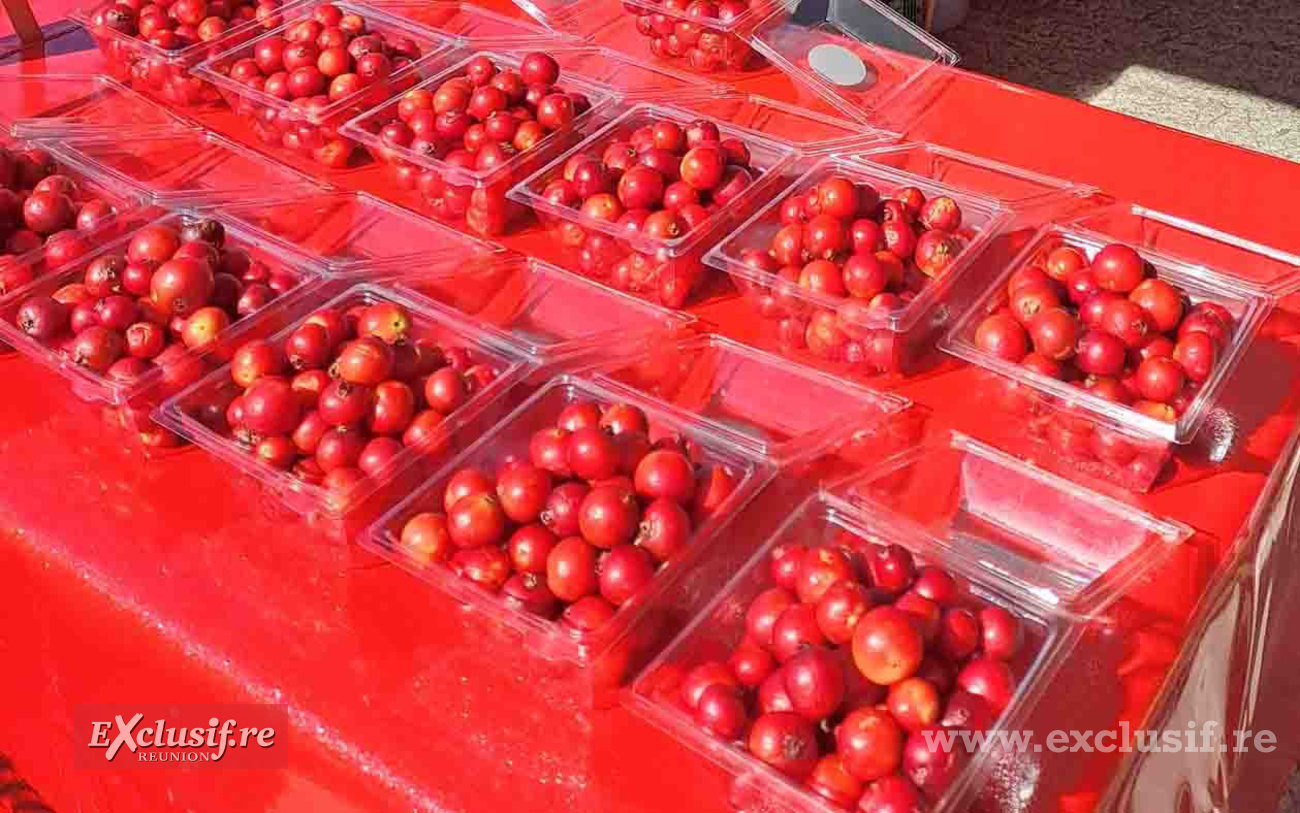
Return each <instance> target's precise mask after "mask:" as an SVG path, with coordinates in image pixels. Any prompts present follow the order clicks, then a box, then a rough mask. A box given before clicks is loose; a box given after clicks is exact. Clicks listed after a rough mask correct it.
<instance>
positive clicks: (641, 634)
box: [363, 374, 774, 709]
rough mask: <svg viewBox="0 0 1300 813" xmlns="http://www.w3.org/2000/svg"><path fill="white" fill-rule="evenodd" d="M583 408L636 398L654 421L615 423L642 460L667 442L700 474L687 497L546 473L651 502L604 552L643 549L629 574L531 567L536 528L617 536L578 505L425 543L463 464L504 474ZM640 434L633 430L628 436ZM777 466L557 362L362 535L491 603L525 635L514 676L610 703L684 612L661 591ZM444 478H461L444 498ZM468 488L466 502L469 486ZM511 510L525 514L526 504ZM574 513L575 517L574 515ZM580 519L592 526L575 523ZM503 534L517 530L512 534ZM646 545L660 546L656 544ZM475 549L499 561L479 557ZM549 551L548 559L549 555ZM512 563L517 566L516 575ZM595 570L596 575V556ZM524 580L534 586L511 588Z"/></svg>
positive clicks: (594, 542) (575, 699)
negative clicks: (460, 544) (459, 540)
mask: <svg viewBox="0 0 1300 813" xmlns="http://www.w3.org/2000/svg"><path fill="white" fill-rule="evenodd" d="M629 408H631V409H629ZM587 409H595V410H598V411H597V412H596V414H600V413H599V410H603V411H604V414H605V416H610V415H613V414H615V410H620V411H621V412H619V413H618V414H620V416H621V415H623V413H626V412H629V411H631V410H636V411H638V412H639V414H640V415H641V416H643V419H644V422H645V426H646V431H645V432H642V431H641V430H639V429H636V428H623V429H622V431H621V432H620V435H622V434H626V435H628V437H629V438H630V437H632V436H633V435H637V436H641V437H643V439H646V445H645V446H644V447H643V448H642V449H641V451H640V455H641V457H640V458H639V459H640V461H641V462H640V463H638V464H637V465H636V469H637V470H640V469H641V468H642V467H643V466H644V465H646V464H647V461H649V460H650V459H651V455H655V454H660V455H671V456H673V457H674V458H675V459H689V463H687V464H686V465H688V466H691V467H693V469H694V472H695V473H694V477H695V478H696V481H697V482H698V486H697V485H696V484H695V483H691V484H690V485H691V488H693V489H696V491H695V498H694V499H693V500H692V499H687V500H686V502H685V503H684V505H685V507H682V505H683V504H682V503H679V502H676V501H675V500H676V498H673V497H667V496H661V497H657V498H655V497H650V496H648V493H647V492H646V491H645V490H644V489H642V488H638V490H637V491H635V492H633V491H632V480H631V479H629V478H626V477H625V478H624V479H625V480H627V483H626V485H618V484H617V483H616V481H610V482H611V483H612V484H611V485H602V484H601V483H600V482H597V483H596V485H595V486H594V487H592V488H590V489H588V486H587V480H584V479H574V478H576V475H573V477H565V476H563V475H561V474H558V473H557V474H555V475H554V476H553V477H551V478H550V483H551V485H552V486H554V490H553V491H550V497H548V505H549V504H550V502H554V501H560V502H562V501H563V499H561V497H559V496H557V495H565V497H564V499H567V494H568V492H569V491H575V493H577V494H582V495H597V496H593V497H592V500H590V501H591V502H592V504H593V505H594V504H595V501H598V500H599V499H600V496H599V495H601V494H602V493H603V492H606V491H608V492H610V493H611V494H616V496H618V497H619V499H620V504H621V505H622V504H626V505H628V506H632V505H633V504H634V503H635V509H634V510H635V511H636V513H637V515H638V516H640V515H641V514H642V513H644V514H646V517H645V518H644V520H643V524H644V527H646V528H647V529H649V530H646V531H643V532H638V533H641V536H639V537H637V539H638V542H639V544H638V545H632V544H630V541H631V537H629V538H628V541H626V542H615V544H613V545H612V546H610V547H608V550H609V553H608V554H606V555H607V556H612V557H614V560H617V559H619V558H620V557H622V558H628V557H631V558H633V559H636V560H638V562H639V565H638V570H639V571H640V572H639V575H638V578H637V579H636V580H635V581H629V582H628V584H627V585H618V584H616V583H615V582H614V581H613V579H614V578H615V577H614V576H612V575H607V576H606V577H604V578H603V579H602V582H603V583H604V584H605V586H604V588H602V589H597V590H588V589H587V588H589V587H592V585H590V584H587V585H581V584H576V583H574V584H568V583H567V582H565V578H566V577H565V576H564V575H563V574H562V573H561V572H560V571H561V569H562V566H561V565H560V564H558V563H559V561H560V559H562V558H564V554H561V553H556V554H555V556H554V557H551V558H554V559H555V560H556V563H555V564H554V565H553V569H554V570H555V577H554V578H551V576H549V575H548V574H547V573H546V572H545V571H541V572H539V571H538V570H537V566H536V565H537V564H541V563H530V562H529V561H527V559H526V557H525V553H524V552H523V551H522V550H520V548H521V547H523V542H522V541H520V539H522V537H523V536H534V537H542V538H543V539H546V543H545V544H548V545H549V544H553V545H554V548H553V549H552V550H553V551H560V550H563V549H564V548H561V545H563V546H565V547H566V548H567V547H577V548H578V550H577V551H575V556H578V557H579V558H581V557H582V554H584V553H585V554H590V557H591V558H592V559H593V561H594V557H595V556H597V555H599V554H600V553H601V552H602V548H601V547H600V546H602V545H605V544H606V542H609V541H613V540H612V539H605V538H604V537H603V536H597V535H595V534H594V533H593V531H592V530H591V527H594V526H588V525H587V524H586V521H584V522H583V523H581V524H579V523H578V522H573V523H569V519H574V517H572V516H570V517H569V519H565V518H564V515H563V514H562V513H560V510H559V508H558V507H556V508H551V509H548V511H546V512H543V514H542V515H540V518H539V519H534V520H533V521H532V522H527V523H524V522H521V523H515V522H513V521H511V523H510V524H509V525H508V526H506V527H504V528H503V529H502V537H501V538H500V539H498V540H496V542H494V543H491V544H487V545H485V546H482V547H477V548H464V549H461V550H460V551H459V552H458V553H453V552H452V551H450V550H448V549H447V548H445V547H430V546H428V545H426V544H425V541H426V540H425V539H424V537H423V534H422V533H421V532H420V528H421V527H422V526H423V525H424V524H425V523H427V522H430V521H433V522H435V523H436V522H437V517H438V516H441V515H443V512H450V513H451V514H458V513H459V507H462V506H459V503H460V502H462V500H461V498H460V497H458V496H456V495H460V494H461V493H462V492H461V483H462V482H464V481H465V479H466V475H464V474H461V475H460V476H459V477H457V474H458V473H460V472H462V471H463V470H465V469H473V470H475V471H477V472H480V473H481V475H482V476H486V477H489V478H492V477H498V476H499V477H500V478H502V479H504V478H505V477H506V476H507V473H508V471H509V469H510V465H509V463H510V461H512V460H514V461H519V460H528V459H530V447H532V446H536V445H537V443H538V441H537V440H536V438H537V437H542V436H546V434H547V433H548V432H550V433H554V432H561V431H566V430H562V429H557V424H558V422H560V421H567V420H569V417H568V416H570V415H577V414H579V412H580V411H585V410H587ZM620 435H615V436H614V437H616V438H617V437H619V436H620ZM651 441H659V442H660V443H661V446H660V447H659V449H662V450H664V451H659V450H658V449H656V450H653V451H652V450H650V447H649V445H648V444H649V442H651ZM632 446H633V444H629V447H628V448H629V449H630V448H632ZM687 455H689V458H687V457H686V456H687ZM533 459H534V461H536V460H539V459H540V458H537V457H536V456H534V457H533ZM529 468H530V469H533V468H534V467H532V466H529ZM773 473H774V469H773V468H771V467H770V466H769V465H768V464H767V462H766V461H764V460H763V459H762V458H761V457H755V456H753V455H752V454H749V453H747V452H746V451H745V450H744V449H740V448H737V447H735V446H734V445H733V444H732V443H730V441H729V440H728V438H727V437H725V436H719V435H716V434H715V433H713V432H712V431H711V430H710V428H709V427H708V426H706V425H703V424H701V423H698V422H696V421H693V420H691V418H690V416H687V415H683V414H681V413H679V412H677V411H676V410H671V409H665V408H664V407H663V405H662V404H661V403H660V402H658V401H657V400H656V399H654V398H650V397H647V396H645V395H644V394H642V393H636V392H634V391H631V390H627V389H624V388H620V387H617V386H615V385H611V384H609V383H608V382H600V381H597V380H593V379H591V378H588V377H585V376H582V375H572V374H563V375H560V376H558V377H556V378H554V379H553V380H551V381H550V382H549V383H547V384H545V385H544V386H542V387H541V388H540V389H538V390H537V391H536V392H535V393H534V394H533V395H532V396H531V397H530V398H528V400H527V401H525V402H523V403H522V404H520V405H519V406H518V408H517V409H515V410H514V411H513V412H511V413H510V414H509V415H506V416H505V417H504V418H503V419H502V420H501V421H500V422H499V423H497V424H496V425H495V426H493V427H491V428H490V429H487V430H486V431H484V432H483V433H482V434H481V436H480V437H479V438H478V439H477V440H476V441H475V442H474V443H473V445H471V446H469V447H468V448H466V449H465V450H464V451H463V452H462V453H460V454H459V455H457V456H456V457H455V458H454V459H453V460H451V461H449V462H448V463H447V464H446V466H445V467H444V468H443V469H442V470H441V471H439V472H438V473H437V474H436V475H434V476H433V477H432V478H430V479H429V480H428V482H426V483H425V484H423V485H422V486H421V487H420V488H418V489H416V490H415V491H413V492H412V493H411V494H410V495H409V496H407V497H406V499H404V500H403V501H402V502H401V503H399V504H398V505H396V506H394V507H393V508H392V510H390V511H389V512H387V513H386V514H385V515H384V516H383V517H381V518H380V519H379V520H378V521H377V522H376V523H375V524H374V526H373V527H371V528H370V529H369V530H368V531H367V532H366V533H365V535H364V539H363V545H364V546H365V547H367V548H368V549H370V550H372V551H374V552H376V553H378V554H379V555H381V556H383V557H385V558H386V559H388V560H390V561H392V562H394V563H396V564H397V565H399V566H401V567H403V568H405V569H407V570H408V571H410V572H411V573H413V574H414V575H416V576H418V577H419V578H421V579H423V580H425V581H427V582H429V583H430V584H431V585H433V586H435V587H436V588H437V589H439V590H441V591H443V592H445V593H447V594H449V595H451V596H452V597H454V598H455V599H456V600H458V601H460V602H461V603H463V604H464V605H465V606H466V607H467V608H468V609H470V610H471V611H473V613H474V614H476V615H479V614H481V615H483V616H485V617H486V618H487V620H489V622H490V623H491V625H492V626H493V627H495V628H496V630H497V632H498V633H499V634H501V635H503V636H505V637H507V638H510V639H511V640H518V641H520V642H521V643H522V644H523V645H524V647H525V648H526V650H527V652H526V657H522V658H518V659H516V660H515V661H514V662H513V663H512V664H511V667H510V668H511V669H512V670H517V671H518V674H519V675H520V679H523V680H529V681H533V682H535V683H536V684H537V685H539V686H545V687H564V688H563V689H562V690H561V689H558V688H550V689H549V690H548V691H549V692H554V693H556V694H557V695H558V696H560V697H562V698H563V700H562V702H564V703H566V704H573V705H575V706H577V707H578V708H583V709H589V708H592V707H598V708H599V707H608V706H611V705H613V704H614V703H615V702H616V701H617V696H618V695H617V692H618V688H619V686H620V684H621V683H622V682H623V680H625V679H626V678H627V677H629V676H630V675H631V674H634V673H635V670H636V669H637V668H638V666H639V665H640V664H641V663H644V661H645V659H646V658H647V657H648V656H649V654H650V652H651V651H652V650H653V649H654V647H655V646H657V645H658V644H660V643H662V641H663V639H664V638H665V637H667V635H670V634H671V630H672V629H673V628H674V626H675V625H677V624H680V623H682V622H683V621H684V620H685V619H684V618H683V617H681V615H680V609H679V608H678V607H676V606H674V605H673V604H672V603H665V602H663V601H662V600H661V596H663V594H664V593H665V592H667V591H670V590H671V589H672V587H673V585H674V584H676V583H678V582H680V581H681V580H682V579H683V578H684V576H685V574H688V573H689V572H690V571H691V570H692V569H693V568H694V567H695V566H696V564H697V563H698V562H700V561H701V560H707V559H708V558H709V557H710V555H711V549H712V547H713V544H714V540H715V539H716V538H717V537H718V535H719V534H720V532H722V530H723V529H724V528H726V527H727V525H728V524H729V523H730V522H731V521H732V520H733V519H734V518H735V517H736V516H737V515H738V514H740V513H741V512H743V511H744V509H745V507H746V505H748V504H749V503H750V501H751V500H752V499H753V497H754V495H755V494H756V493H757V492H758V491H759V490H760V489H761V488H762V486H763V485H764V483H766V482H767V480H768V479H769V478H770V477H771V476H772V474H773ZM569 474H570V475H572V472H569ZM449 489H450V490H454V492H453V495H452V496H451V497H450V498H449V497H448V491H449ZM467 499H468V500H469V501H470V502H472V501H473V499H474V497H473V496H468V497H467ZM581 499H582V502H583V504H586V503H587V502H588V501H589V500H588V499H587V497H585V496H584V497H582V498H581ZM447 503H451V504H452V505H451V507H447ZM556 505H557V506H558V505H559V502H556ZM516 509H517V507H512V510H516ZM620 510H621V509H620ZM629 510H633V509H629ZM592 511H593V512H594V511H595V509H594V508H593V509H592ZM666 514H671V515H672V516H673V517H674V519H673V520H672V521H671V522H670V523H667V524H662V525H661V523H666V520H665V519H662V518H661V515H666ZM517 516H519V518H520V519H528V518H529V517H528V516H525V515H523V514H517ZM431 518H432V519H431ZM568 524H572V525H573V526H574V527H573V528H569V527H567V526H568ZM580 527H581V528H582V529H584V530H581V531H580V530H579V528H580ZM667 529H671V531H670V530H667ZM658 531H662V532H663V533H665V534H670V535H671V538H672V539H673V540H675V541H674V542H673V543H671V544H665V545H661V544H660V542H662V541H664V540H666V539H667V538H668V537H667V536H665V537H663V538H660V537H658V536H657V535H656V534H657V532H658ZM560 535H563V536H562V537H561V536H560ZM507 537H519V538H520V539H517V540H516V541H514V542H511V543H509V544H507ZM561 538H563V541H561ZM656 540H657V541H656ZM598 541H599V544H598ZM647 550H652V551H654V553H653V555H652V554H650V553H647ZM507 551H509V553H508V552H507ZM449 554H450V558H448V555H449ZM476 558H486V559H491V560H492V562H491V563H486V562H485V563H478V562H476V561H475V559H476ZM614 560H607V561H610V562H612V561H614ZM546 563H547V564H549V559H548V560H547V562H546ZM610 567H613V565H612V564H609V565H606V570H608V569H609V568H610ZM499 568H504V569H503V570H501V569H499ZM580 568H581V565H579V569H580ZM512 572H513V575H514V577H516V578H515V579H514V580H512V581H508V579H509V577H510V576H511V573H512ZM592 574H593V577H594V570H593V572H592ZM498 576H499V577H500V578H499V579H498V578H497V577H498ZM548 584H549V585H551V586H550V587H548V586H546V585H548ZM517 587H526V588H527V590H526V591H525V592H522V593H518V594H517V592H516V588H517ZM539 587H540V590H539V589H538V588H539ZM552 588H553V590H554V592H552ZM532 593H536V595H537V596H540V597H541V598H540V599H539V600H538V601H535V602H530V601H529V599H528V598H527V597H526V596H528V595H530V594H532ZM629 593H630V594H629ZM548 595H549V599H546V598H545V597H546V596H548ZM521 597H523V598H521ZM570 608H576V609H570Z"/></svg>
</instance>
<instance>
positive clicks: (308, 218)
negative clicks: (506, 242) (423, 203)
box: [222, 192, 504, 280]
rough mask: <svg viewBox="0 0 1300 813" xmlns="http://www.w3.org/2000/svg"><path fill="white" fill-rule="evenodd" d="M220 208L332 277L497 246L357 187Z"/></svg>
mask: <svg viewBox="0 0 1300 813" xmlns="http://www.w3.org/2000/svg"><path fill="white" fill-rule="evenodd" d="M222 213H223V214H224V215H225V216H226V217H229V218H231V219H233V220H235V221H238V222H239V224H240V225H241V226H242V227H244V228H246V229H248V230H249V231H251V232H254V233H256V234H258V235H260V236H261V237H263V238H264V239H266V240H267V241H268V242H270V243H272V244H274V245H278V246H279V247H280V248H281V249H283V250H284V251H286V252H290V253H293V254H299V255H303V256H306V257H308V258H312V259H316V260H317V261H319V262H321V263H322V264H324V265H325V267H326V270H327V273H328V274H329V276H331V277H335V278H350V279H358V278H363V279H371V280H385V279H400V278H401V277H405V276H415V277H418V276H422V275H429V274H437V273H443V272H446V271H451V270H456V269H460V268H464V267H466V266H467V265H469V264H471V263H474V262H478V261H487V262H491V261H495V260H496V259H499V255H501V254H502V253H503V252H504V249H503V248H502V247H501V246H499V245H497V244H496V243H489V242H485V241H483V240H478V239H475V238H473V237H471V236H469V235H467V234H463V233H461V232H458V231H456V230H454V229H451V228H448V227H447V226H444V225H442V224H440V223H435V222H433V221H431V220H429V219H428V218H425V217H421V216H420V215H418V214H416V213H415V212H412V211H410V210H408V209H403V208H402V207H400V206H395V205H393V204H391V203H389V202H387V201H385V200H383V199H381V198H377V197H374V196H373V195H368V194H366V193H364V192H326V193H323V194H320V195H314V196H310V197H304V198H300V199H297V200H285V201H278V202H276V203H275V205H274V206H268V205H266V204H262V203H258V202H256V201H245V202H241V203H232V204H228V205H226V206H224V207H222Z"/></svg>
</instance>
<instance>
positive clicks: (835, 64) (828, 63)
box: [808, 43, 867, 87]
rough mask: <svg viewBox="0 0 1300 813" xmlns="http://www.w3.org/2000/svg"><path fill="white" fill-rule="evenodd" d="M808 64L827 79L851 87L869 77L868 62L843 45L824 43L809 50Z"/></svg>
mask: <svg viewBox="0 0 1300 813" xmlns="http://www.w3.org/2000/svg"><path fill="white" fill-rule="evenodd" d="M808 65H809V66H810V67H811V68H812V69H813V70H814V71H816V72H817V73H819V74H821V75H822V76H823V77H825V78H826V79H827V80H829V81H831V82H834V83H835V84H837V85H841V86H844V87H850V86H852V85H860V84H862V83H863V82H864V81H866V78H867V64H866V63H865V62H863V61H862V59H861V58H860V57H859V56H858V55H857V54H855V53H853V52H852V51H850V50H849V49H848V48H845V47H844V46H843V45H831V44H828V43H824V44H822V45H815V46H813V47H812V48H811V49H810V50H809V51H808Z"/></svg>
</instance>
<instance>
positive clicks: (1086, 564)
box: [831, 432, 1193, 618]
mask: <svg viewBox="0 0 1300 813" xmlns="http://www.w3.org/2000/svg"><path fill="white" fill-rule="evenodd" d="M831 491H832V492H833V493H835V494H837V495H840V496H842V497H843V498H844V499H846V500H848V501H849V502H851V503H853V504H854V505H855V506H856V507H857V508H859V509H861V510H864V511H866V512H868V513H869V515H870V517H871V520H870V522H871V524H873V525H877V526H879V527H880V528H882V529H888V531H889V532H890V533H894V532H898V533H904V534H909V535H914V536H919V537H923V538H926V539H928V540H930V541H932V542H933V543H934V544H935V545H937V546H939V547H941V548H944V549H945V550H947V551H949V552H950V553H951V555H952V556H954V557H958V558H960V559H964V560H966V561H967V562H969V563H971V564H972V565H974V566H975V567H977V568H979V569H981V570H983V571H985V572H988V573H993V574H997V576H998V577H999V578H1001V579H1003V580H1005V581H1007V582H1009V583H1010V584H1012V585H1015V586H1016V587H1017V593H1018V594H1019V595H1022V596H1024V597H1025V598H1027V599H1029V600H1032V601H1034V602H1035V603H1037V604H1040V605H1042V606H1045V607H1050V608H1054V609H1058V610H1060V611H1062V612H1065V613H1068V614H1071V615H1075V616H1078V617H1083V618H1088V617H1094V616H1096V615H1097V614H1099V613H1100V612H1102V611H1103V610H1104V609H1105V608H1106V607H1107V606H1108V605H1109V604H1110V603H1111V602H1113V601H1114V600H1115V599H1116V598H1118V597H1119V596H1121V595H1123V593H1124V591H1125V590H1126V589H1127V588H1128V587H1130V586H1131V585H1132V584H1133V583H1134V581H1135V580H1137V579H1139V578H1141V577H1142V576H1143V575H1144V574H1146V573H1148V572H1149V571H1151V570H1152V569H1154V568H1156V567H1159V566H1160V564H1161V562H1163V561H1164V560H1165V559H1166V558H1167V557H1168V556H1169V555H1170V554H1171V553H1172V552H1173V549H1174V547H1175V546H1177V545H1178V544H1181V543H1182V542H1184V541H1186V540H1187V539H1188V538H1189V537H1190V536H1191V535H1192V533H1193V530H1192V529H1191V528H1190V527H1188V526H1186V525H1183V524H1182V523H1179V522H1175V521H1173V520H1168V519H1163V518H1160V517H1156V516H1153V515H1151V514H1148V513H1146V512H1143V511H1139V510H1138V509H1136V508H1134V507H1132V506H1130V505H1127V504H1125V503H1122V502H1120V501H1118V500H1115V499H1111V498H1110V497H1106V496H1103V495H1101V494H1098V493H1096V492H1095V491H1091V490H1089V489H1087V488H1084V487H1082V486H1079V485H1076V484H1075V483H1072V482H1070V481H1069V480H1066V479H1065V478H1062V477H1058V476H1056V475H1054V474H1050V473H1048V472H1045V471H1043V470H1042V469H1040V468H1038V467H1037V466H1033V465H1030V464H1028V463H1025V462H1023V461H1021V460H1019V459H1017V458H1015V457H1012V456H1011V455H1008V454H1005V453H1004V452H1001V451H998V450H997V449H994V448H992V447H991V446H986V445H984V444H982V443H979V442H977V441H975V440H972V439H970V438H968V437H966V436H965V435H962V434H960V433H957V432H936V433H932V434H931V436H930V437H929V438H927V439H926V440H925V441H923V442H922V443H920V444H918V445H916V446H914V447H913V448H911V449H907V450H905V451H903V452H900V453H899V454H897V455H894V456H893V457H891V458H889V459H887V460H884V461H882V462H880V463H879V464H878V465H876V466H873V467H871V468H869V469H867V470H866V471H865V472H864V473H863V474H862V475H860V476H855V477H853V478H851V479H849V480H848V481H846V482H843V483H840V484H838V485H836V486H835V487H833V488H832V489H831Z"/></svg>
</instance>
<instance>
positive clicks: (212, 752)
mask: <svg viewBox="0 0 1300 813" xmlns="http://www.w3.org/2000/svg"><path fill="white" fill-rule="evenodd" d="M143 719H144V715H143V714H138V713H137V714H136V715H135V716H134V717H132V718H131V719H130V720H123V719H122V715H120V714H119V715H116V716H115V717H114V719H113V720H112V721H111V722H105V721H100V720H97V721H95V722H94V723H92V724H91V725H92V726H93V728H94V731H93V733H92V734H91V736H90V747H91V748H107V749H108V750H107V751H106V752H104V758H105V759H107V760H109V761H110V762H111V761H112V760H113V758H114V757H116V756H117V754H118V752H119V751H120V750H121V749H122V748H123V747H126V748H127V749H129V750H130V751H131V753H133V754H134V753H139V756H140V758H141V759H145V758H148V761H150V762H217V761H219V760H220V759H221V758H222V757H223V756H225V755H226V749H227V748H248V747H249V744H250V741H251V743H252V744H253V745H255V746H257V747H261V748H270V747H271V746H272V745H274V744H275V729H273V728H256V727H247V728H238V723H236V722H235V721H234V720H226V721H224V722H223V721H221V720H220V719H218V718H216V717H211V718H209V719H208V727H207V728H195V727H190V728H185V727H184V726H179V727H178V726H169V725H167V721H166V720H157V721H155V723H154V725H152V726H144V727H142V728H140V729H139V730H138V731H137V730H136V726H138V725H139V724H140V721H141V720H143ZM114 723H116V724H117V736H116V737H115V738H114V739H112V740H111V741H110V740H109V732H110V730H111V729H112V727H113V724H114ZM145 748H169V749H175V750H170V751H148V752H141V749H145Z"/></svg>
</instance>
